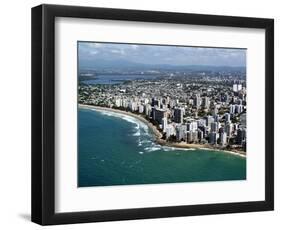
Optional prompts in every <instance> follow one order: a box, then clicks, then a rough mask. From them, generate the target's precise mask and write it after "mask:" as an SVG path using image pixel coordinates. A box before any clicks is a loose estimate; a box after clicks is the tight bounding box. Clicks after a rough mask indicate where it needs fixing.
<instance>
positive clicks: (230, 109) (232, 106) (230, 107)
mask: <svg viewBox="0 0 281 230" xmlns="http://www.w3.org/2000/svg"><path fill="white" fill-rule="evenodd" d="M229 113H230V114H234V113H235V105H230V106H229Z"/></svg>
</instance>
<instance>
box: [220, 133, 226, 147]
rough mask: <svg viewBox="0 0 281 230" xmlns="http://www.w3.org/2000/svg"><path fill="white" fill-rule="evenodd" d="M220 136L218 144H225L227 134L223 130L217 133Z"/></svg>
mask: <svg viewBox="0 0 281 230" xmlns="http://www.w3.org/2000/svg"><path fill="white" fill-rule="evenodd" d="M219 135H220V136H219V137H220V145H221V146H225V145H226V144H227V135H226V133H225V132H221V133H220V134H219Z"/></svg>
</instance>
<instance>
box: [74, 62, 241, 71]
mask: <svg viewBox="0 0 281 230" xmlns="http://www.w3.org/2000/svg"><path fill="white" fill-rule="evenodd" d="M79 67H80V70H85V69H88V70H102V69H103V70H104V69H118V70H122V69H124V70H151V69H154V70H160V69H161V70H179V71H183V70H186V71H230V70H231V71H246V67H245V66H211V65H169V64H157V65H155V64H142V63H136V62H130V61H127V60H122V59H119V60H115V61H109V60H102V59H96V60H82V61H80V63H79Z"/></svg>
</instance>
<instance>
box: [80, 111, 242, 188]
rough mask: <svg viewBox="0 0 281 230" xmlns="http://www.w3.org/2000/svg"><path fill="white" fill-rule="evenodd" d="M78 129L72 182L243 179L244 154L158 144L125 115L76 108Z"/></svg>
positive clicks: (85, 184)
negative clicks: (76, 155) (75, 162)
mask: <svg viewBox="0 0 281 230" xmlns="http://www.w3.org/2000/svg"><path fill="white" fill-rule="evenodd" d="M78 130H79V132H78V187H89V186H110V185H134V184H159V183H184V182H203V181H205V182H206V181H225V180H245V179H246V158H243V157H241V156H237V155H233V154H229V153H225V152H222V151H215V150H203V149H177V148H172V147H165V146H160V145H158V144H157V143H155V142H154V136H153V134H152V132H151V130H150V129H149V128H148V127H147V125H146V124H144V123H143V122H141V121H139V120H138V119H136V118H133V117H130V116H127V115H122V114H118V113H114V112H109V111H96V110H92V109H84V108H83V109H81V108H80V109H79V110H78Z"/></svg>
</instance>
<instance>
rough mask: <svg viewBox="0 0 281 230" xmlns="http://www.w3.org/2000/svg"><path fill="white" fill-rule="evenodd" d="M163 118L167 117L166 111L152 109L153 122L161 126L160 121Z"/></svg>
mask: <svg viewBox="0 0 281 230" xmlns="http://www.w3.org/2000/svg"><path fill="white" fill-rule="evenodd" d="M164 117H167V111H166V110H164V109H159V108H155V107H154V108H152V119H153V120H154V121H157V122H158V124H161V122H162V119H163V118H164Z"/></svg>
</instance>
